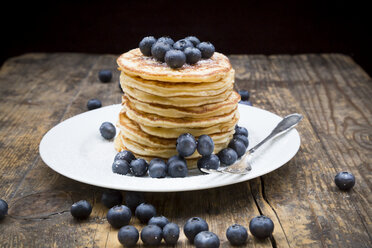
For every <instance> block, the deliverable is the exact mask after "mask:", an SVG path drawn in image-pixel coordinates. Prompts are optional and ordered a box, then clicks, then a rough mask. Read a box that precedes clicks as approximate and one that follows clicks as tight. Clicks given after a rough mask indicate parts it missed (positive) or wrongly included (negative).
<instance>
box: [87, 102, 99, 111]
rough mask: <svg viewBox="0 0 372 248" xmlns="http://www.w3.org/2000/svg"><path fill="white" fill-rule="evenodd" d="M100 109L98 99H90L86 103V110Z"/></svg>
mask: <svg viewBox="0 0 372 248" xmlns="http://www.w3.org/2000/svg"><path fill="white" fill-rule="evenodd" d="M100 107H102V103H101V101H100V100H98V99H90V100H89V101H88V102H87V108H88V110H92V109H97V108H100Z"/></svg>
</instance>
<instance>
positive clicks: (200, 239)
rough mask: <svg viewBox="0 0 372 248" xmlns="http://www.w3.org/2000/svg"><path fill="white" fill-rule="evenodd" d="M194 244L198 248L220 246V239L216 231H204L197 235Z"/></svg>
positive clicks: (216, 247)
mask: <svg viewBox="0 0 372 248" xmlns="http://www.w3.org/2000/svg"><path fill="white" fill-rule="evenodd" d="M194 245H195V247H196V248H218V247H220V239H219V238H218V236H217V235H216V234H215V233H212V232H209V231H202V232H200V233H198V234H197V235H196V236H195V239H194Z"/></svg>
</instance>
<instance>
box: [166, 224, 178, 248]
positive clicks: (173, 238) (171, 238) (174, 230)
mask: <svg viewBox="0 0 372 248" xmlns="http://www.w3.org/2000/svg"><path fill="white" fill-rule="evenodd" d="M179 237H180V228H179V227H178V225H177V224H175V223H168V224H166V225H165V226H164V227H163V238H164V240H165V243H167V244H168V245H175V244H177V241H178V239H179Z"/></svg>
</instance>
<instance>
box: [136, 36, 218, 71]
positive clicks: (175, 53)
mask: <svg viewBox="0 0 372 248" xmlns="http://www.w3.org/2000/svg"><path fill="white" fill-rule="evenodd" d="M139 49H140V50H141V52H142V54H143V55H145V56H152V57H153V58H155V59H156V60H158V61H160V62H166V63H167V65H168V66H169V67H171V68H174V69H176V68H180V67H182V66H183V65H184V64H185V63H187V64H190V65H193V64H195V63H197V62H198V61H199V60H200V59H202V58H203V59H209V58H210V57H212V56H213V53H214V52H215V48H214V46H213V44H212V43H210V42H200V40H199V39H198V38H196V37H195V36H188V37H186V38H184V39H181V40H178V41H176V42H174V40H173V39H172V38H170V37H160V38H159V39H155V37H153V36H147V37H145V38H143V39H142V40H141V42H140V43H139Z"/></svg>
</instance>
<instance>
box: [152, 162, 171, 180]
mask: <svg viewBox="0 0 372 248" xmlns="http://www.w3.org/2000/svg"><path fill="white" fill-rule="evenodd" d="M167 171H168V167H167V165H166V163H165V162H164V160H162V159H160V158H154V159H152V160H151V161H150V165H149V175H150V177H153V178H163V177H166V176H167Z"/></svg>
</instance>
